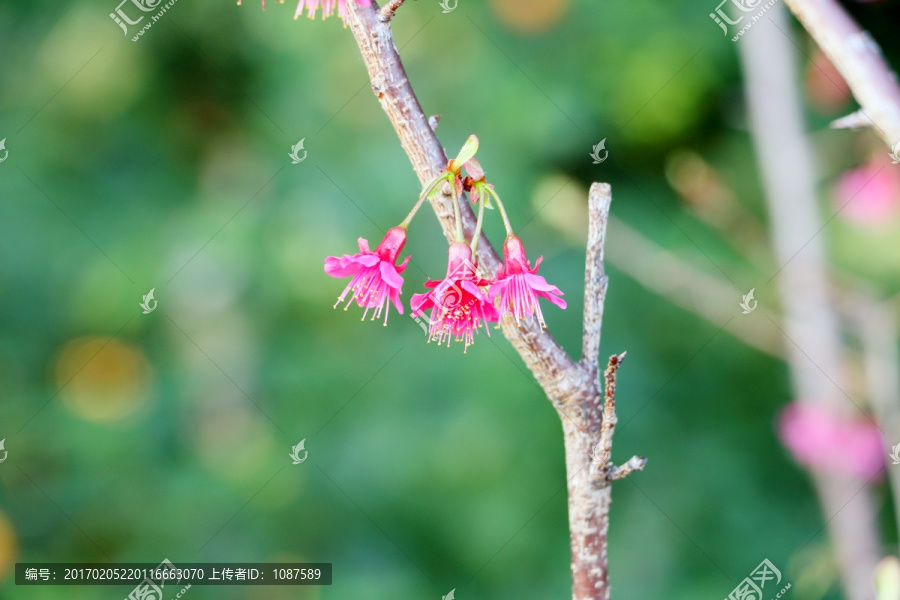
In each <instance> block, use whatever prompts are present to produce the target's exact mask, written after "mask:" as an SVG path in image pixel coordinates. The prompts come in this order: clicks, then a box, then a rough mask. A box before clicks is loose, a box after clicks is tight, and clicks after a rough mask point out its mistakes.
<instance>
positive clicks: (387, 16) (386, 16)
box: [378, 0, 406, 23]
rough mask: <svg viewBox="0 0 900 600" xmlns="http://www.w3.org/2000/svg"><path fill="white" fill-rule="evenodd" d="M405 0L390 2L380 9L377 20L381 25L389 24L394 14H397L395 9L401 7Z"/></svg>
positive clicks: (392, 0)
mask: <svg viewBox="0 0 900 600" xmlns="http://www.w3.org/2000/svg"><path fill="white" fill-rule="evenodd" d="M405 1H406V0H391V1H390V2H388V3H387V4H385V5H384V6H382V7H381V12H380V13H379V14H378V20H379V21H381V22H382V23H390V21H391V19H393V18H394V13H395V12H397V9H398V8H400V7H401V6H403V3H404V2H405Z"/></svg>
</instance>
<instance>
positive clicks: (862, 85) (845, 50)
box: [785, 0, 900, 146]
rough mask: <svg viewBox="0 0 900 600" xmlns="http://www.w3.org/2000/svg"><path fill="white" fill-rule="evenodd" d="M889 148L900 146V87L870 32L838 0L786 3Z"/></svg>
mask: <svg viewBox="0 0 900 600" xmlns="http://www.w3.org/2000/svg"><path fill="white" fill-rule="evenodd" d="M785 2H786V4H787V5H788V7H789V8H790V9H791V11H792V12H793V13H794V15H795V16H796V17H797V19H799V21H800V22H801V23H802V24H803V27H805V28H806V31H807V32H809V34H810V35H811V36H812V37H813V39H814V40H816V43H818V44H819V47H820V48H821V49H822V51H823V52H824V53H825V54H826V55H827V56H828V58H829V59H831V62H832V63H834V66H835V67H836V68H837V70H838V72H840V74H841V75H842V76H843V77H844V80H845V81H846V82H847V85H848V86H850V89H851V90H853V95H854V96H855V97H856V99H857V101H858V102H859V104H860V106H862V110H863V112H864V113H865V115H866V116H867V117H868V118H869V119H870V120H871V121H872V122H873V123H874V124H875V128H876V130H877V131H878V133H879V135H880V136H881V137H882V138H883V139H884V141H885V142H887V144H888V146H894V145H895V144H898V143H900V84H898V83H897V77H896V75H895V74H894V72H893V71H892V70H891V68H890V66H888V64H887V62H886V61H885V59H884V56H883V55H882V53H881V48H879V47H878V44H877V43H876V42H875V40H874V39H872V36H871V35H870V34H869V32H868V31H863V29H862V28H860V26H859V25H857V24H856V22H855V21H854V20H853V18H852V17H850V15H848V14H847V11H845V10H844V8H843V7H841V5H840V4H838V3H837V2H836V1H835V0H785Z"/></svg>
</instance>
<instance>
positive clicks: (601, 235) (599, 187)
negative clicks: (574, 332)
mask: <svg viewBox="0 0 900 600" xmlns="http://www.w3.org/2000/svg"><path fill="white" fill-rule="evenodd" d="M611 203H612V188H611V187H610V185H609V184H608V183H595V184H593V185H592V186H591V191H590V193H589V194H588V240H587V259H586V261H585V268H584V333H583V340H582V346H581V365H582V367H584V368H585V369H588V370H594V371H597V355H598V354H599V352H600V330H601V327H602V325H603V304H604V301H605V300H606V287H607V284H608V283H609V278H608V277H607V276H606V273H605V271H604V268H603V247H604V245H605V244H606V223H607V221H608V220H609V219H608V217H609V209H610V204H611ZM595 377H596V375H595Z"/></svg>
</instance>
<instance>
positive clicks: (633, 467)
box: [591, 352, 647, 482]
mask: <svg viewBox="0 0 900 600" xmlns="http://www.w3.org/2000/svg"><path fill="white" fill-rule="evenodd" d="M623 360H625V353H624V352H623V353H622V354H613V355H612V356H610V357H609V363H608V364H607V366H606V373H605V374H604V379H605V380H606V391H605V392H604V400H603V425H601V427H600V440H599V441H598V442H597V445H596V446H594V451H593V456H592V457H591V463H592V464H593V465H594V466H595V467H596V468H597V472H598V473H599V475H600V479H601V480H602V481H607V482H608V481H613V480H616V479H623V478H624V477H627V476H628V475H629V474H630V473H633V472H634V471H641V470H643V468H644V465H646V464H647V459H646V458H643V457H638V456H632V457H631V458H630V459H628V461H627V462H626V463H625V464H624V465H622V466H621V467H617V466H615V465H614V464H613V462H612V460H611V459H612V442H613V435H614V434H615V432H616V423H618V422H619V419H618V417H616V373H617V371H618V370H619V365H621V364H622V361H623Z"/></svg>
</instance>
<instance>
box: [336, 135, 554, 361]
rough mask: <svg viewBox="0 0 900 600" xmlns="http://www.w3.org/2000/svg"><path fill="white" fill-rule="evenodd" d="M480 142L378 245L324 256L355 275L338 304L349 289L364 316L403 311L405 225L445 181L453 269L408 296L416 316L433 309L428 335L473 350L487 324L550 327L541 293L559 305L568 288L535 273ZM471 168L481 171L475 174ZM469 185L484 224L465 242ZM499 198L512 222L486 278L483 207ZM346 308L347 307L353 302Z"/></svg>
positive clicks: (341, 273) (340, 271) (344, 273)
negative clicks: (487, 171) (463, 208)
mask: <svg viewBox="0 0 900 600" xmlns="http://www.w3.org/2000/svg"><path fill="white" fill-rule="evenodd" d="M477 147H478V140H477V138H475V136H472V137H471V138H470V139H469V142H467V144H466V146H464V147H463V150H462V151H461V152H460V155H459V156H458V157H457V158H456V159H454V160H451V161H449V163H448V166H447V170H445V171H444V172H443V173H441V174H440V175H439V176H438V177H436V178H435V179H434V180H432V181H431V182H429V184H428V185H426V187H425V190H424V191H423V193H422V195H420V196H419V199H418V201H417V202H416V205H415V206H414V207H413V209H412V211H411V212H410V214H409V215H408V216H407V218H406V219H405V220H404V221H403V222H402V223H401V224H400V225H398V226H396V227H393V228H392V229H390V230H388V232H387V235H385V236H384V239H383V240H382V241H381V243H380V244H378V247H377V248H375V250H374V251H372V250H370V249H369V244H368V242H367V241H366V240H365V239H363V238H360V239H359V250H360V251H359V252H358V253H356V254H345V255H343V256H341V257H337V256H329V257H328V258H326V259H325V273H327V274H328V275H331V276H332V277H338V278H343V277H350V278H351V279H350V283H348V284H347V287H346V288H344V291H343V292H342V293H341V295H340V296H339V297H338V301H337V303H336V304H335V307H337V305H338V304H340V303H341V302H343V301H344V300H345V299H346V298H347V296H348V294H349V295H350V299H349V300H347V306H349V305H350V303H351V302H353V301H355V302H356V303H357V305H359V306H360V307H361V308H364V309H365V312H364V313H363V318H365V316H366V315H367V314H368V313H369V311H370V310H371V311H372V319H376V318H379V317H381V315H382V313H384V324H385V325H387V317H388V303H391V304H393V305H394V307H395V308H396V310H397V312H398V313H400V314H403V304H402V303H401V301H400V294H401V292H402V287H403V277H402V276H401V274H402V273H403V271H404V270H405V269H406V265H407V263H408V262H409V256H407V257H406V258H405V259H404V260H403V262H402V263H400V264H399V265H398V264H397V259H398V257H399V255H400V251H401V250H402V249H403V245H404V244H405V243H406V237H407V228H408V226H409V223H410V222H411V220H412V218H413V216H414V215H415V213H416V212H417V211H418V209H419V207H421V205H422V203H423V202H424V200H426V199H427V198H428V197H430V195H431V194H432V193H433V192H434V190H435V189H437V187H438V185H439V184H440V183H442V182H445V181H446V182H449V183H450V186H451V188H452V189H453V190H454V192H455V193H454V194H453V195H454V208H455V214H456V222H457V239H456V241H455V242H454V243H452V244H450V249H449V257H448V262H447V273H446V275H445V276H444V278H443V279H441V280H437V281H433V280H428V281H426V282H425V288H426V289H427V291H426V292H425V293H422V294H413V297H412V299H411V301H410V308H411V309H412V316H413V317H419V316H421V315H423V314H424V313H425V311H427V310H431V316H430V318H429V327H428V336H429V340H435V341H436V342H437V343H438V344H443V343H444V342H445V341H446V342H447V344H448V345H449V344H450V341H451V340H452V339H455V340H457V341H462V342H464V344H465V348H468V347H469V346H470V345H471V344H472V343H474V341H475V334H476V333H478V330H479V329H480V328H481V327H482V326H484V327H485V331H486V332H487V333H488V335H490V331H489V330H488V328H487V324H488V323H497V322H500V321H503V322H510V323H515V324H516V325H524V324H526V323H529V322H530V321H532V320H535V321H536V322H537V323H538V324H539V325H540V326H541V327H545V326H546V324H545V322H544V316H543V313H542V312H541V307H540V304H539V299H540V298H543V299H545V300H549V301H550V302H552V303H553V304H555V305H557V306H559V307H560V308H565V307H566V302H565V300H563V299H562V298H561V297H560V296H562V295H563V293H562V292H561V291H560V290H559V288H557V287H556V286H554V285H550V284H549V283H547V281H546V280H545V279H544V278H543V277H542V276H540V275H538V274H537V271H538V267H539V266H540V263H541V258H538V259H537V261H536V262H535V264H534V266H533V267H532V266H531V262H530V261H529V260H528V258H527V256H526V254H525V246H524V244H523V243H522V240H521V239H520V238H519V237H518V236H516V235H515V234H514V233H513V232H512V230H511V227H510V226H509V219H508V217H507V215H506V211H505V209H504V208H503V205H502V202H501V201H500V198H499V196H498V195H497V193H496V192H495V191H494V189H493V186H491V185H490V184H488V183H487V182H486V181H485V179H484V172H483V171H482V170H481V166H480V165H479V164H478V163H477V161H476V160H475V159H474V158H473V156H474V154H475V151H476V150H477ZM463 168H465V169H466V172H467V173H468V176H467V177H465V178H462V176H461V170H462V169H463ZM473 174H474V175H477V177H475V178H473ZM463 191H468V192H469V193H470V196H471V197H473V198H474V202H476V203H478V204H479V211H478V222H477V224H476V227H475V231H474V233H473V234H472V236H471V241H469V242H467V241H466V239H465V237H464V236H463V234H462V225H461V219H460V213H459V211H460V207H459V202H460V200H459V198H460V195H461V193H462V192H463ZM491 198H493V199H494V200H496V202H497V205H498V206H499V207H500V212H501V215H502V217H503V221H504V225H505V226H506V228H507V237H506V241H505V242H504V244H503V258H504V261H503V264H502V265H501V267H500V270H499V272H498V273H497V276H496V278H489V279H486V278H484V277H481V276H479V274H478V265H477V262H476V259H475V249H476V248H477V244H478V239H479V234H480V232H481V224H482V222H483V217H484V209H485V208H491V206H490V200H491ZM347 306H345V310H346V308H347Z"/></svg>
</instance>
